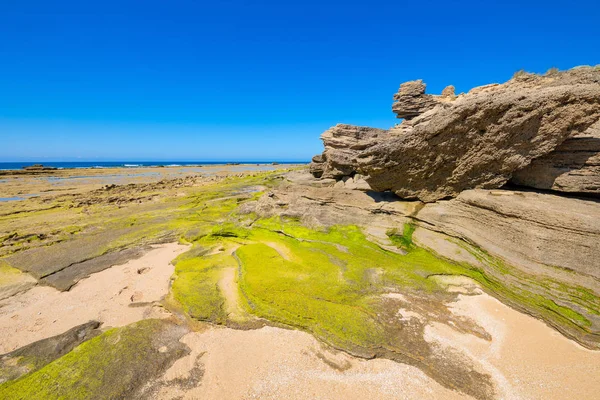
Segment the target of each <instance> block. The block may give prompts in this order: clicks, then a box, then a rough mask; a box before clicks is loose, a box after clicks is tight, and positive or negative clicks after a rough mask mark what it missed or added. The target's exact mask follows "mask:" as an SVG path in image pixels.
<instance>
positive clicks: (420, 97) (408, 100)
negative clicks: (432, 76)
mask: <svg viewBox="0 0 600 400" xmlns="http://www.w3.org/2000/svg"><path fill="white" fill-rule="evenodd" d="M425 88H426V85H425V84H424V83H423V81H422V80H420V79H419V80H417V81H409V82H405V83H403V84H402V85H400V90H398V93H396V94H395V95H394V104H393V105H392V111H393V112H394V113H396V115H397V117H398V118H405V119H411V118H414V117H416V116H418V115H420V114H422V113H424V112H425V111H429V110H431V109H432V108H434V107H435V106H436V105H437V104H438V101H437V100H436V99H435V97H434V96H432V95H430V94H425Z"/></svg>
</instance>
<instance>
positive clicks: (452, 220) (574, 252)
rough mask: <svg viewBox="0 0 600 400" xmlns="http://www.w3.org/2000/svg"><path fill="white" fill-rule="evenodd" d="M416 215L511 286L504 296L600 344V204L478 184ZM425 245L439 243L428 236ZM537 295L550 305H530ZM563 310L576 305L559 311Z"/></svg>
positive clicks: (582, 340)
mask: <svg viewBox="0 0 600 400" xmlns="http://www.w3.org/2000/svg"><path fill="white" fill-rule="evenodd" d="M414 219H415V222H416V223H417V224H418V225H419V226H420V228H419V229H426V230H428V231H433V232H439V233H442V234H443V235H445V236H446V238H452V239H451V241H454V242H455V243H459V244H460V247H461V248H463V249H467V250H469V252H470V253H472V254H473V255H476V256H477V259H478V261H479V263H478V264H479V267H478V269H480V271H482V273H483V274H485V276H486V280H487V281H489V282H496V283H497V284H501V285H504V286H506V287H508V288H510V292H512V293H511V294H508V295H505V294H504V293H503V290H499V291H497V295H498V296H499V297H500V298H502V299H504V301H506V302H508V303H509V304H511V305H512V306H514V307H516V308H518V309H520V310H523V311H526V312H527V313H529V314H531V315H534V316H536V317H538V318H542V319H544V320H545V321H546V322H547V323H548V324H550V325H551V326H554V327H555V328H556V329H558V330H559V331H561V332H562V333H563V334H565V335H566V336H568V337H571V338H573V339H575V340H577V341H578V342H579V343H581V344H583V345H584V346H586V347H588V348H592V349H598V348H600V346H599V343H600V317H599V314H598V310H600V302H599V300H598V299H599V297H598V296H599V294H600V248H599V247H598V243H600V226H598V223H597V221H598V220H600V203H598V202H597V201H594V200H580V199H573V198H568V197H563V196H558V195H554V194H543V193H535V192H522V191H511V190H481V189H476V190H467V191H464V192H462V193H461V194H460V195H459V196H458V197H456V198H455V199H452V200H449V201H440V202H437V203H432V204H427V205H425V206H424V207H423V208H422V209H421V210H420V211H419V212H418V213H417V214H416V215H415V216H414ZM422 237H423V236H422ZM421 244H424V245H425V246H426V247H429V248H432V249H434V250H436V251H438V249H439V248H440V246H439V244H438V243H437V242H434V241H431V240H429V239H428V238H425V240H424V241H423V242H421ZM445 256H446V257H449V258H451V259H455V260H456V261H457V262H463V258H462V257H461V258H459V259H457V258H456V257H455V255H454V254H451V253H449V252H447V254H445ZM524 293H527V294H526V295H525V297H519V296H521V295H520V294H524ZM534 298H538V299H547V300H544V302H545V303H546V304H543V303H542V306H541V307H540V306H536V307H529V306H527V303H528V302H529V301H531V299H534ZM562 310H571V311H570V312H569V313H565V314H563V315H562V316H561V315H560V314H561V312H562Z"/></svg>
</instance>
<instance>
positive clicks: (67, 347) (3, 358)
mask: <svg viewBox="0 0 600 400" xmlns="http://www.w3.org/2000/svg"><path fill="white" fill-rule="evenodd" d="M99 327H100V322H98V321H90V322H87V323H85V324H82V325H79V326H76V327H74V328H72V329H69V330H68V331H66V332H65V333H62V334H60V335H57V336H52V337H49V338H47V339H42V340H39V341H37V342H34V343H31V344H29V345H27V346H24V347H21V348H19V349H17V350H15V351H12V352H10V353H7V354H3V355H0V384H2V383H4V382H6V381H11V380H14V379H17V378H19V377H20V376H22V375H25V374H29V373H31V372H34V371H37V370H38V369H40V368H42V367H43V366H44V365H46V364H49V363H50V362H52V361H54V360H56V359H57V358H60V357H62V356H64V355H65V354H67V353H68V352H70V351H71V350H73V349H74V348H75V347H76V346H78V345H80V344H81V343H83V342H85V341H86V340H89V339H91V338H93V337H95V336H98V335H99V334H100V333H101V331H100V329H98V328H99Z"/></svg>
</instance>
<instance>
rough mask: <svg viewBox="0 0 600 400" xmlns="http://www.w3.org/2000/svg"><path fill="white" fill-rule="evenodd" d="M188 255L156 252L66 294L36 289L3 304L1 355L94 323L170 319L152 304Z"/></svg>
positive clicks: (171, 248) (176, 248)
mask: <svg viewBox="0 0 600 400" xmlns="http://www.w3.org/2000/svg"><path fill="white" fill-rule="evenodd" d="M185 250H187V246H183V245H179V244H176V243H171V244H165V245H159V246H154V248H153V249H152V250H150V251H149V252H148V253H147V254H145V255H144V256H142V257H141V258H139V259H137V260H132V261H129V262H127V263H126V264H123V265H119V266H114V267H111V268H108V269H106V270H104V271H101V272H98V273H96V274H93V275H91V276H90V277H88V278H85V279H83V280H81V281H79V282H78V283H77V284H76V285H75V286H73V287H72V288H71V290H69V291H68V292H60V291H58V290H56V289H54V288H52V287H48V286H36V287H33V288H32V289H30V290H28V291H26V292H23V293H20V294H17V295H16V296H13V297H10V298H7V299H4V300H2V301H0V337H1V338H2V341H1V342H0V354H1V353H5V352H9V351H12V350H15V349H17V348H19V347H21V346H24V345H26V344H29V343H32V342H35V341H37V340H40V339H44V338H48V337H51V336H54V335H58V334H60V333H63V332H65V331H67V330H69V329H71V328H73V327H74V326H77V325H79V324H82V323H85V322H87V321H90V320H96V321H100V322H102V323H103V325H102V328H107V327H117V326H124V325H127V324H130V323H133V322H136V321H139V320H142V319H144V318H161V317H164V316H168V315H169V314H168V313H167V312H166V311H164V310H163V309H162V308H161V307H159V306H157V305H155V304H153V302H157V301H159V300H160V299H161V298H162V297H163V296H165V295H166V294H167V293H168V290H169V281H170V279H171V276H172V275H173V272H174V267H173V265H171V260H173V259H174V258H175V257H176V256H177V255H179V254H181V253H182V252H184V251H185ZM132 305H133V307H132Z"/></svg>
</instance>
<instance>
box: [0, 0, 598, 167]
mask: <svg viewBox="0 0 600 400" xmlns="http://www.w3.org/2000/svg"><path fill="white" fill-rule="evenodd" d="M584 64H589V65H596V64H600V3H599V2H598V0H571V1H555V0H545V1H539V0H533V1H527V0H525V1H512V0H511V1H482V0H478V1H471V0H465V1H449V0H446V1H426V0H421V1H406V2H405V1H399V0H387V1H379V0H363V1H353V0H345V1H330V0H319V1H313V0H303V1H294V2H290V1H285V0H279V1H239V0H236V1H230V0H221V1H218V0H215V1H177V0H172V1H166V0H160V1H153V0H143V1H126V0H120V1H112V0H103V1H82V0H78V1H60V0H56V1H48V0H44V1H28V0H19V1H11V0H0V161H22V160H28V161H44V160H48V161H50V160H53V161H60V160H62V161H70V160H77V159H79V160H132V161H134V160H174V161H175V160H181V161H184V160H190V161H194V160H206V161H210V160H308V159H309V158H310V157H311V156H312V155H313V154H316V153H318V152H320V151H321V150H322V145H321V143H320V141H319V139H318V137H319V135H320V134H321V132H322V131H324V130H325V129H327V128H329V127H330V126H332V125H334V124H336V123H338V122H344V123H351V124H358V125H369V126H376V127H382V128H387V127H390V126H392V125H393V124H394V123H395V122H396V120H395V118H394V114H392V112H391V102H392V95H393V93H394V92H395V91H396V90H397V89H398V86H399V84H400V83H401V82H403V81H406V80H412V79H418V78H421V79H424V80H425V82H426V83H427V84H428V91H429V92H430V93H439V92H440V91H441V90H442V89H443V88H444V87H445V86H446V85H448V84H453V85H455V86H456V88H457V91H458V92H461V91H467V90H469V89H470V88H472V87H474V86H478V85H482V84H486V83H490V82H502V81H506V80H507V79H509V78H510V77H511V76H512V74H513V73H514V72H515V71H517V70H520V69H525V70H527V71H531V72H545V71H546V70H547V69H549V68H551V67H558V68H560V69H566V68H571V67H574V66H577V65H584Z"/></svg>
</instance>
